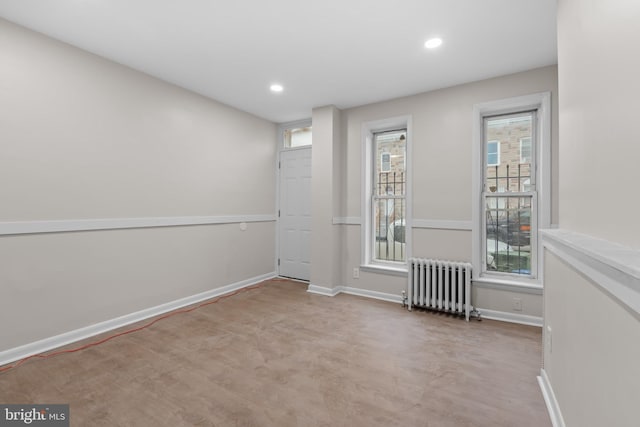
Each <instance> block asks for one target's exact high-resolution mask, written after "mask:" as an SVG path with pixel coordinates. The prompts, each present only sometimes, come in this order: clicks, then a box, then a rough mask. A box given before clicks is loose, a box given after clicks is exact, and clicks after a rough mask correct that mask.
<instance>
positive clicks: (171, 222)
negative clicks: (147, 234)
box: [0, 214, 276, 236]
mask: <svg viewBox="0 0 640 427" xmlns="http://www.w3.org/2000/svg"><path fill="white" fill-rule="evenodd" d="M275 220H276V216H275V215H271V214H270V215H226V216H176V217H148V218H101V219H68V220H51V221H14V222H0V236H6V235H15V234H38V233H63V232H69V231H95V230H118V229H126V228H149V227H179V226H186V225H210V224H234V223H241V222H270V221H275Z"/></svg>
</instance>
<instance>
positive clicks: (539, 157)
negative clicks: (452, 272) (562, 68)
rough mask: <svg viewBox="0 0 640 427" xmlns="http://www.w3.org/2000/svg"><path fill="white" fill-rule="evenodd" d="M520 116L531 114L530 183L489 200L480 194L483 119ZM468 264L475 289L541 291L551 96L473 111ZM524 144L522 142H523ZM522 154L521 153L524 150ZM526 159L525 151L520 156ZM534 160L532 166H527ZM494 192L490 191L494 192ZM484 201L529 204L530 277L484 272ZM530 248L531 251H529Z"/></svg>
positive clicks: (524, 98)
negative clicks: (533, 141) (513, 199)
mask: <svg viewBox="0 0 640 427" xmlns="http://www.w3.org/2000/svg"><path fill="white" fill-rule="evenodd" d="M525 111H535V112H536V113H535V117H536V120H535V122H534V128H533V129H532V134H533V135H532V136H533V138H534V139H536V141H537V147H536V146H534V144H530V145H529V147H530V153H531V156H535V159H532V163H533V164H534V168H535V170H532V171H531V175H532V178H531V180H530V181H529V183H528V186H527V188H525V187H524V186H522V188H519V189H518V190H516V191H511V192H505V193H501V194H500V195H497V194H496V195H493V194H488V193H484V192H485V191H488V189H485V183H486V179H485V171H486V166H488V165H486V163H487V160H488V157H487V154H488V152H487V145H489V143H490V142H493V141H487V143H486V144H485V143H484V135H485V128H484V126H485V124H484V119H485V117H489V116H499V115H507V114H510V113H519V112H525ZM523 139H524V138H523ZM472 144H473V146H472V177H473V178H472V183H473V188H472V244H473V248H472V263H473V266H474V272H475V273H474V282H477V283H478V284H481V283H487V284H492V283H493V284H500V285H503V286H507V287H513V288H518V287H521V288H533V289H540V288H541V286H542V277H541V271H542V247H541V245H538V244H537V242H538V241H539V238H538V235H539V231H540V230H542V229H547V228H550V226H551V93H549V92H544V93H537V94H532V95H526V96H520V97H514V98H508V99H503V100H498V101H491V102H486V103H481V104H477V105H475V106H474V109H473V141H472ZM525 144H526V142H525ZM525 150H526V149H525ZM525 154H526V151H525ZM520 157H521V158H520V160H521V161H522V141H520ZM533 160H534V161H533ZM494 191H495V189H494ZM487 195H489V196H490V197H496V203H499V202H500V201H499V199H497V198H498V197H525V198H527V197H530V198H531V209H532V211H533V212H532V215H531V224H530V225H531V268H530V270H531V271H530V273H531V274H530V276H519V275H515V274H504V273H503V274H500V273H496V272H493V271H486V265H487V264H486V257H487V254H486V247H485V246H484V245H485V236H486V231H487V230H486V218H485V217H484V215H483V214H484V204H485V203H486V200H488V199H487V197H486V196H487ZM534 246H535V248H534Z"/></svg>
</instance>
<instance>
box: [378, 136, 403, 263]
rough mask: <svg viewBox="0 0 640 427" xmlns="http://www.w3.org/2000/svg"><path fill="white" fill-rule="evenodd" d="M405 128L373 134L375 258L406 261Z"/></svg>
mask: <svg viewBox="0 0 640 427" xmlns="http://www.w3.org/2000/svg"><path fill="white" fill-rule="evenodd" d="M406 139H407V131H406V129H402V130H396V131H390V132H381V133H376V134H374V141H373V142H374V156H375V157H374V159H375V162H376V166H375V170H374V176H373V181H374V185H375V187H374V193H375V195H374V197H373V210H374V216H373V223H374V224H373V235H374V236H373V237H374V238H373V239H372V240H373V245H374V251H373V254H374V259H375V260H379V261H398V262H403V261H405V259H406V243H405V218H406V216H405V214H406V213H405V208H406V201H405V195H406V173H405V171H406Z"/></svg>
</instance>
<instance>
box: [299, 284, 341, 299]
mask: <svg viewBox="0 0 640 427" xmlns="http://www.w3.org/2000/svg"><path fill="white" fill-rule="evenodd" d="M341 288H342V287H341V286H336V287H335V288H327V287H326V286H318V285H312V284H309V287H308V288H307V292H309V293H311V294H318V295H324V296H327V297H335V296H336V295H338V294H339V293H340V290H341Z"/></svg>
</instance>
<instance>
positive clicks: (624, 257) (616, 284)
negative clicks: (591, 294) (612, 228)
mask: <svg viewBox="0 0 640 427" xmlns="http://www.w3.org/2000/svg"><path fill="white" fill-rule="evenodd" d="M542 238H543V245H544V247H545V248H546V249H547V250H548V251H549V252H551V253H553V254H554V255H556V256H557V257H559V258H560V259H561V260H563V261H564V262H566V263H567V264H568V265H569V266H571V267H572V268H574V269H575V270H576V271H578V272H580V273H582V274H583V275H585V276H586V277H587V278H589V279H590V280H591V281H593V282H594V283H596V284H597V285H598V286H599V287H601V288H602V289H603V290H604V291H605V292H607V293H608V294H610V295H611V296H612V297H613V298H614V299H616V300H618V301H619V302H620V303H621V304H623V306H624V307H626V308H627V309H628V310H629V311H630V312H631V313H632V314H634V315H635V316H636V317H640V251H637V250H634V249H631V248H628V247H625V246H622V245H618V244H616V243H612V242H609V241H607V240H602V239H597V238H595V237H591V236H587V235H584V234H579V233H575V232H573V231H569V230H563V229H557V230H544V231H543V232H542Z"/></svg>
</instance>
